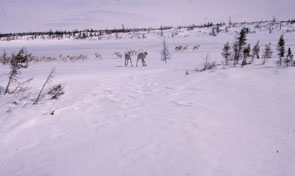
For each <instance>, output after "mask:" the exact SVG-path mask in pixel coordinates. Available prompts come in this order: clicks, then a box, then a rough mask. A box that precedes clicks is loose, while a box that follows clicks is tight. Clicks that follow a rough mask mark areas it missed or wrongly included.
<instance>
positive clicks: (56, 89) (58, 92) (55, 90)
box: [48, 84, 65, 100]
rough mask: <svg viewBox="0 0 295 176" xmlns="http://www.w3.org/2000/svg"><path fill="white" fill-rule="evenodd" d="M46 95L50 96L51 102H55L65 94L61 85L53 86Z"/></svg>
mask: <svg viewBox="0 0 295 176" xmlns="http://www.w3.org/2000/svg"><path fill="white" fill-rule="evenodd" d="M48 94H49V95H50V96H51V99H52V100H57V99H58V98H59V97H60V96H62V95H63V94H65V92H64V88H63V86H62V85H61V84H58V85H56V86H53V87H52V88H51V89H50V90H49V91H48Z"/></svg>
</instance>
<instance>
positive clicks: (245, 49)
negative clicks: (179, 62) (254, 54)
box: [243, 44, 251, 59]
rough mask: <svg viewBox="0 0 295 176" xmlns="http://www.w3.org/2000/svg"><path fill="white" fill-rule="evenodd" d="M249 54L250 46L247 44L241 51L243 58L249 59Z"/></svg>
mask: <svg viewBox="0 0 295 176" xmlns="http://www.w3.org/2000/svg"><path fill="white" fill-rule="evenodd" d="M250 53H251V45H250V44H248V45H247V47H245V48H244V50H243V55H244V58H245V59H247V58H248V57H250Z"/></svg>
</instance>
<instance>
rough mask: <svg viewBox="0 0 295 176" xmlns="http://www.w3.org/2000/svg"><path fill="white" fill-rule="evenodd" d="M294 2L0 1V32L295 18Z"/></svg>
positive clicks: (185, 0)
mask: <svg viewBox="0 0 295 176" xmlns="http://www.w3.org/2000/svg"><path fill="white" fill-rule="evenodd" d="M294 7H295V0H0V32H1V33H4V32H27V31H48V30H50V29H51V30H73V29H85V28H96V29H105V28H114V27H116V28H119V27H121V26H122V24H124V25H125V27H130V28H133V27H159V26H160V25H175V26H176V25H182V24H184V25H185V24H193V23H194V24H200V23H205V22H208V21H213V22H219V21H223V22H228V19H229V16H231V17H232V21H252V20H271V19H272V18H273V16H275V17H276V18H277V19H278V20H287V19H295V10H294V9H293V8H294Z"/></svg>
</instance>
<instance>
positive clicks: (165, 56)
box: [161, 39, 170, 63]
mask: <svg viewBox="0 0 295 176" xmlns="http://www.w3.org/2000/svg"><path fill="white" fill-rule="evenodd" d="M161 56H162V61H165V63H167V60H170V52H169V50H168V47H167V44H166V41H165V39H164V40H163V49H162V51H161Z"/></svg>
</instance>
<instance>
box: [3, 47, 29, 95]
mask: <svg viewBox="0 0 295 176" xmlns="http://www.w3.org/2000/svg"><path fill="white" fill-rule="evenodd" d="M30 60H31V59H30V55H29V54H27V53H26V50H25V49H24V48H23V49H21V50H20V51H19V52H18V54H17V55H14V54H12V56H11V59H10V63H9V64H10V73H9V78H8V83H7V85H6V88H5V91H4V94H8V93H14V92H15V90H16V89H17V88H18V87H19V86H20V84H21V82H19V80H18V79H19V77H18V75H19V74H20V73H21V72H20V70H21V69H24V68H28V66H29V61H30ZM12 86H14V90H13V91H10V88H11V87H12Z"/></svg>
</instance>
